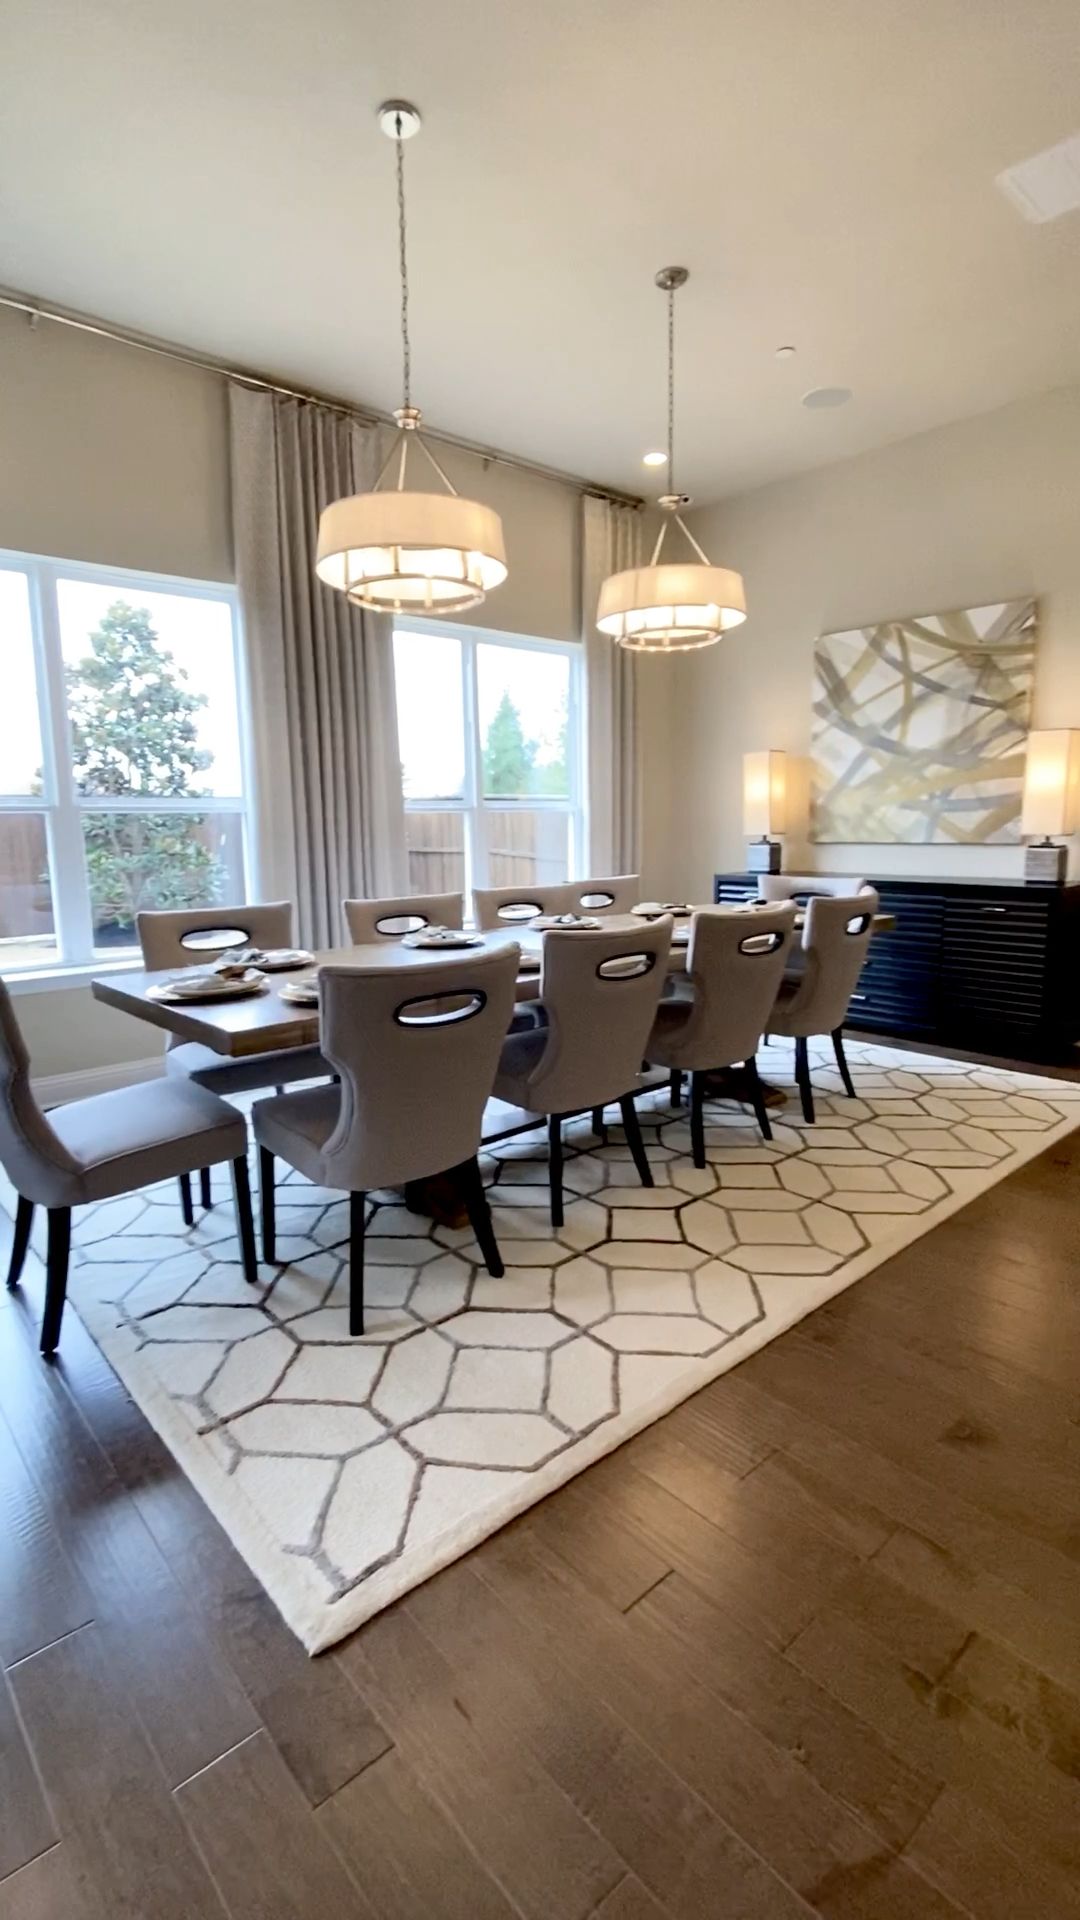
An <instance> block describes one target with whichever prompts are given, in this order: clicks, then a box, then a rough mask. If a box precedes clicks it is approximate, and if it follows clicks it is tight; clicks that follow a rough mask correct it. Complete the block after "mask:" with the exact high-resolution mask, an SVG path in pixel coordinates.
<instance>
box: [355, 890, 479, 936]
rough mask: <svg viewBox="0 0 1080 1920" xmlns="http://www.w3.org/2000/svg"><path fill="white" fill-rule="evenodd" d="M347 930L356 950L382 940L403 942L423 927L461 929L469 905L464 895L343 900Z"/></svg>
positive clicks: (427, 894)
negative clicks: (403, 939) (466, 905)
mask: <svg viewBox="0 0 1080 1920" xmlns="http://www.w3.org/2000/svg"><path fill="white" fill-rule="evenodd" d="M341 910H342V913H343V914H344V915H345V931H346V933H347V934H348V936H349V939H350V940H351V941H352V943H353V945H354V946H355V947H366V946H374V945H375V944H376V942H377V941H379V940H400V939H401V937H402V934H405V933H415V932H418V931H419V929H420V928H421V927H460V926H462V925H463V923H464V917H465V903H464V901H463V899H462V897H461V895H460V893H426V894H420V893H418V894H409V895H402V896H401V897H400V898H399V899H396V900H343V901H342V903H341Z"/></svg>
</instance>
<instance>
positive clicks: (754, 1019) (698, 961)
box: [645, 903, 795, 1167]
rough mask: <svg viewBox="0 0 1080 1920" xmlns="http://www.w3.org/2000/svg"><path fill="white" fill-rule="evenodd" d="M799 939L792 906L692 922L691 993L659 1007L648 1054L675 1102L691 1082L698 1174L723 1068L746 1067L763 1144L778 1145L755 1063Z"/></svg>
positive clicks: (719, 913) (712, 911) (722, 913)
mask: <svg viewBox="0 0 1080 1920" xmlns="http://www.w3.org/2000/svg"><path fill="white" fill-rule="evenodd" d="M794 935H795V907H794V903H789V904H788V905H786V906H777V907H771V908H761V909H759V910H758V911H757V912H756V913H753V914H749V913H745V912H740V911H739V910H738V909H736V910H734V911H732V909H731V908H724V907H719V908H707V909H706V910H704V911H703V912H699V913H695V914H694V917H693V919H692V920H691V922H690V942H689V946H688V948H687V954H686V973H687V983H688V987H689V992H688V993H687V994H686V996H685V997H681V998H679V999H674V1000H661V1002H660V1004H659V1006H658V1007H657V1010H656V1019H655V1022H654V1024H653V1030H652V1033H651V1034H650V1036H649V1040H648V1043H647V1045H646V1048H645V1054H646V1058H647V1059H648V1060H650V1061H653V1062H655V1063H656V1064H657V1065H658V1066H664V1067H670V1068H671V1071H672V1094H673V1097H674V1098H675V1099H676V1101H677V1100H678V1093H679V1085H680V1083H681V1079H682V1075H683V1074H684V1073H689V1075H690V1147H691V1152H692V1154H693V1160H694V1165H695V1167H704V1165H705V1121H704V1099H705V1085H706V1079H707V1076H708V1075H709V1074H710V1073H715V1072H716V1071H717V1070H718V1069H719V1068H721V1067H733V1066H736V1065H738V1064H739V1063H742V1064H743V1065H744V1066H745V1071H746V1090H747V1093H748V1094H749V1097H750V1100H751V1102H752V1104H753V1108H754V1113H755V1116H756V1118H757V1123H758V1126H759V1127H760V1129H761V1133H762V1137H763V1138H764V1139H765V1140H771V1139H772V1128H771V1127H770V1125H769V1116H768V1113H767V1111H766V1107H765V1096H764V1094H763V1092H762V1088H761V1082H760V1080H759V1078H758V1071H757V1058H756V1056H757V1049H758V1044H759V1042H760V1040H761V1036H762V1034H763V1033H764V1031H765V1028H766V1025H767V1023H768V1019H769V1015H770V1014H771V1012H772V1010H773V1005H774V1003H775V1001H776V996H777V994H778V993H779V991H780V983H781V981H782V979H783V974H784V963H785V961H786V959H787V955H788V952H789V950H790V947H791V943H792V940H793V939H794Z"/></svg>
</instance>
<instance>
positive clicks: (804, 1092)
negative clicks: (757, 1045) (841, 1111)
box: [767, 887, 878, 1121]
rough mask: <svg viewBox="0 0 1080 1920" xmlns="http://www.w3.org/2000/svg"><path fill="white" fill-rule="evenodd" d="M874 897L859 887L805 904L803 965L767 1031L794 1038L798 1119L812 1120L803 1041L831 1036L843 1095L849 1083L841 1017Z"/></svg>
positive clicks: (851, 1090) (785, 987)
mask: <svg viewBox="0 0 1080 1920" xmlns="http://www.w3.org/2000/svg"><path fill="white" fill-rule="evenodd" d="M877 910H878V896H877V894H876V892H875V891H874V889H873V887H864V888H863V889H862V891H861V892H860V893H858V894H855V895H854V896H852V895H850V894H848V895H845V894H837V895H836V897H835V898H834V899H824V898H822V897H820V896H819V897H818V898H816V899H811V900H810V901H809V902H808V903H807V908H806V921H805V923H804V926H803V936H802V952H803V960H804V967H803V971H802V974H801V976H800V977H799V978H798V979H797V980H790V981H789V980H785V981H783V982H782V983H781V987H780V993H779V995H778V997H777V1001H776V1005H775V1006H774V1008H773V1010H772V1013H771V1014H770V1016H769V1023H768V1029H767V1031H768V1032H769V1033H775V1034H783V1035H785V1036H786V1037H787V1038H789V1039H794V1041H795V1079H796V1082H797V1084H798V1088H799V1094H800V1098H801V1100H802V1110H803V1119H804V1120H809V1121H812V1120H813V1118H814V1091H813V1087H812V1086H811V1083H810V1057H809V1053H808V1050H807V1044H806V1043H807V1041H808V1040H810V1039H812V1038H813V1037H814V1036H815V1035H816V1034H819V1033H822V1034H824V1033H827V1034H829V1035H831V1037H832V1043H833V1052H834V1053H835V1055H836V1065H837V1068H838V1069H839V1073H840V1078H841V1080H842V1081H843V1084H844V1091H845V1093H847V1094H849V1095H850V1096H851V1098H852V1099H854V1097H855V1087H854V1084H853V1082H852V1078H851V1074H850V1072H849V1071H848V1063H847V1058H846V1056H845V1053H844V1019H845V1016H846V1014H847V1010H848V1004H849V1002H850V1000H851V996H852V994H853V993H854V991H855V987H856V985H857V984H858V979H859V975H860V973H861V972H862V966H863V961H864V960H865V959H866V949H867V947H868V946H869V944H870V939H871V935H872V933H873V929H874V915H875V913H876V912H877Z"/></svg>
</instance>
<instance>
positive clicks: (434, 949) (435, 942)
mask: <svg viewBox="0 0 1080 1920" xmlns="http://www.w3.org/2000/svg"><path fill="white" fill-rule="evenodd" d="M401 944H402V946H403V947H421V948H423V949H424V951H425V952H427V953H454V952H456V951H457V949H458V948H459V947H482V946H483V944H484V936H483V934H482V933H464V932H462V930H461V928H460V927H418V928H417V930H416V932H415V933H407V934H406V935H405V936H404V938H403V940H402V942H401Z"/></svg>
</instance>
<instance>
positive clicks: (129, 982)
mask: <svg viewBox="0 0 1080 1920" xmlns="http://www.w3.org/2000/svg"><path fill="white" fill-rule="evenodd" d="M729 911H731V912H733V913H738V914H739V915H740V917H741V916H742V914H743V913H744V911H745V909H743V908H739V907H733V908H731V909H729ZM747 917H748V918H749V914H748V915H747ZM802 917H803V916H801V915H800V916H797V917H796V921H795V925H796V927H799V926H800V925H801V922H802ZM641 924H642V921H641V917H640V916H639V915H636V914H631V913H618V914H616V913H610V914H605V915H604V918H603V925H604V927H605V929H607V930H609V931H612V932H614V931H625V930H629V929H630V928H632V927H640V926H641ZM895 924H896V921H895V917H894V916H893V915H892V914H889V913H878V914H875V916H874V932H875V933H884V932H887V931H888V929H889V928H890V927H893V926H895ZM688 936H689V921H688V920H684V921H683V922H682V923H681V925H680V922H679V921H676V933H675V939H674V941H673V943H672V948H671V952H670V954H669V956H668V971H669V972H671V973H683V972H685V970H686V946H687V939H688ZM481 938H482V940H483V944H484V948H486V949H489V950H490V949H492V948H498V947H505V946H519V947H520V948H521V953H522V963H523V964H522V968H521V971H520V972H519V974H518V979H517V998H518V999H519V1000H531V999H535V997H536V992H537V987H538V985H539V979H540V967H539V960H540V954H541V949H542V945H543V938H544V935H543V932H542V931H541V930H540V929H538V928H536V927H533V926H530V925H528V924H525V925H523V926H519V927H507V928H505V929H503V928H499V929H497V930H494V931H492V932H489V933H484V934H483V935H482V936H481ZM480 951H481V949H480V948H479V947H471V948H468V949H462V948H457V949H455V948H443V949H441V950H440V949H437V948H430V947H428V948H425V947H407V946H405V945H404V944H403V942H402V941H401V940H400V939H391V940H379V941H377V942H369V943H366V944H363V945H360V946H353V947H328V948H326V949H324V950H323V951H322V952H320V953H316V954H315V955H314V960H313V964H314V965H315V966H316V967H320V966H348V967H356V968H358V969H359V970H360V971H362V972H372V971H377V972H384V971H387V970H389V969H391V968H397V967H407V968H410V969H412V968H415V969H416V970H417V972H422V971H423V970H424V968H425V967H430V966H432V965H435V964H441V963H442V962H443V961H445V960H449V959H465V958H467V955H468V953H470V952H472V953H478V952H480ZM204 964H205V963H204ZM308 970H309V969H297V970H296V972H289V973H269V974H267V976H266V982H267V983H266V988H265V991H263V992H261V993H253V994H247V995H245V996H244V997H242V998H240V997H237V998H236V999H233V1000H207V1001H203V1002H200V1003H197V1004H196V1003H193V1002H190V1001H189V1002H186V1003H184V1004H183V1005H180V1004H178V1003H176V1002H173V1003H169V1002H166V1001H163V1000H157V999H153V998H151V997H150V989H151V988H153V987H160V986H163V985H164V983H165V982H166V981H167V980H171V979H174V978H175V976H176V974H177V972H178V971H180V969H178V968H176V967H165V968H163V969H162V970H160V971H158V972H144V971H142V970H141V969H140V970H133V971H132V972H130V973H122V974H113V975H111V976H110V977H108V978H101V979H95V980H92V981H91V983H90V988H91V992H92V993H93V995H94V998H95V999H96V1000H100V1001H102V1002H103V1003H104V1004H105V1005H106V1006H109V1007H116V1008H117V1009H118V1010H119V1011H120V1012H121V1013H130V1014H133V1015H134V1016H135V1018H136V1019H138V1020H145V1021H147V1022H148V1023H149V1024H150V1025H151V1026H154V1027H160V1028H161V1029H162V1030H163V1031H164V1032H166V1033H171V1034H175V1035H176V1036H177V1037H178V1038H180V1039H181V1040H194V1041H197V1042H198V1043H199V1044H200V1045H201V1046H204V1047H210V1048H212V1049H213V1051H214V1052H215V1053H220V1054H222V1055H223V1056H224V1057H225V1058H227V1059H234V1060H236V1059H250V1057H251V1056H252V1054H259V1053H277V1052H279V1051H281V1050H282V1049H284V1048H288V1047H310V1046H314V1045H315V1044H316V1043H317V1042H318V1039H319V1009H318V1007H305V1006H298V1005H296V1004H295V1003H293V1002H292V1001H289V1000H283V999H282V997H281V993H280V991H279V989H280V988H281V987H283V986H284V985H285V984H286V982H287V981H289V980H295V979H296V978H297V973H299V972H301V971H308Z"/></svg>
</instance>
